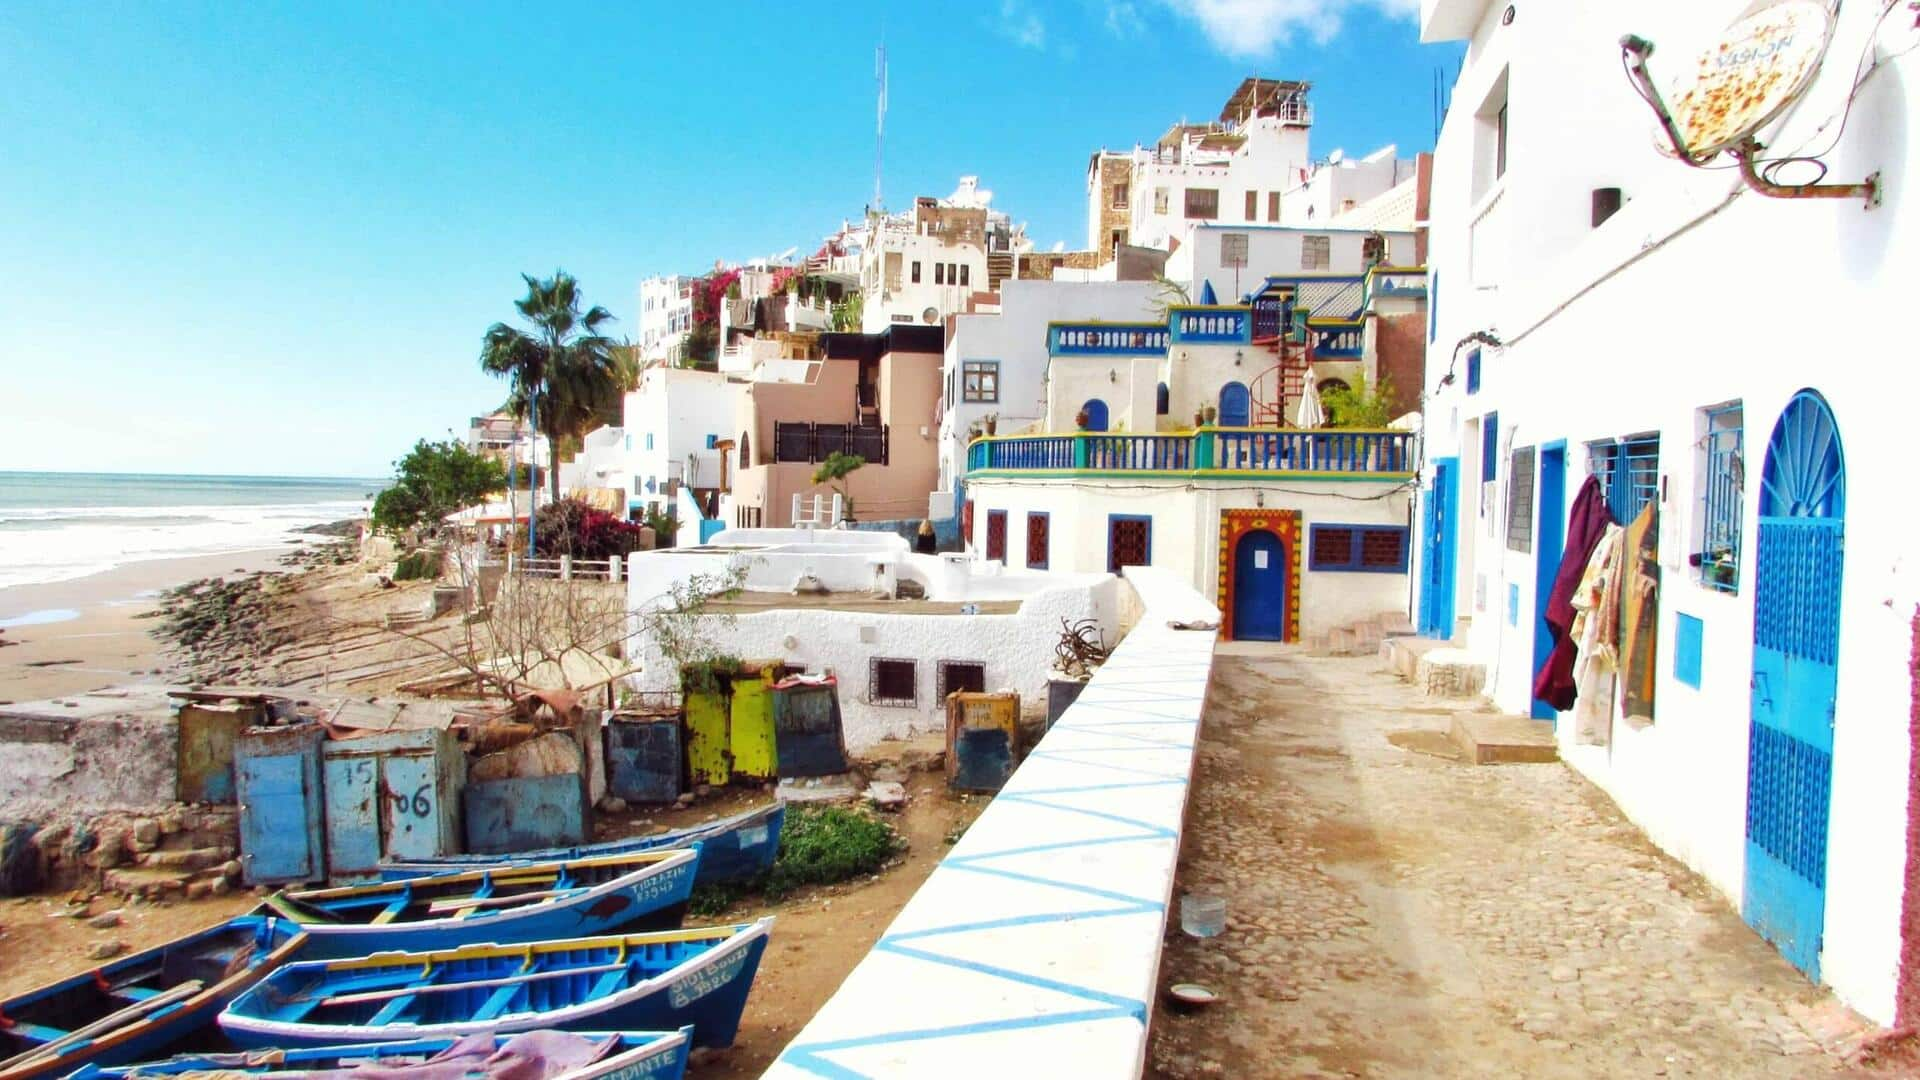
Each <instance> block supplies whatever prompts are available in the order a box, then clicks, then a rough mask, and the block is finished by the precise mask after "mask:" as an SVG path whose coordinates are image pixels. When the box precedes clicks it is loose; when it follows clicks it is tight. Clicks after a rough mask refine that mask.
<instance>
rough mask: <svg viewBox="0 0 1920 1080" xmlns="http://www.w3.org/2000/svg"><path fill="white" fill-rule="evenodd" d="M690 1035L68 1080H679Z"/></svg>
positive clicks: (266, 1058)
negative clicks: (327, 1078)
mask: <svg viewBox="0 0 1920 1080" xmlns="http://www.w3.org/2000/svg"><path fill="white" fill-rule="evenodd" d="M692 1048H693V1029H692V1028H690V1027H683V1028H681V1029H680V1030H678V1031H626V1032H579V1033H573V1032H565V1031H530V1032H524V1033H521V1034H518V1035H498V1034H481V1035H467V1036H462V1037H460V1038H439V1039H410V1040H407V1041H405V1042H384V1043H360V1044H357V1045H347V1046H322V1047H314V1048H311V1049H296V1050H253V1051H248V1052H246V1053H239V1054H183V1055H181V1056H179V1057H172V1058H168V1059H166V1060H165V1061H150V1062H146V1063H144V1064H140V1065H125V1066H111V1067H107V1068H101V1067H99V1066H93V1065H89V1066H87V1067H86V1068H84V1069H81V1070H80V1071H78V1072H76V1073H74V1074H73V1075H72V1076H71V1077H69V1078H68V1080H139V1078H141V1077H162V1076H193V1077H202V1076H236V1075H238V1076H281V1077H297V1076H304V1077H312V1076H317V1075H318V1074H320V1073H323V1072H324V1073H327V1074H329V1075H331V1074H332V1073H333V1072H335V1071H341V1072H344V1071H346V1070H349V1069H366V1068H377V1069H379V1070H380V1072H379V1074H378V1075H380V1076H381V1077H396V1076H405V1075H409V1070H410V1068H411V1067H413V1066H422V1068H420V1069H418V1071H419V1072H420V1073H421V1074H422V1075H424V1076H446V1075H448V1074H450V1073H452V1072H454V1071H455V1070H456V1069H460V1068H464V1070H465V1073H466V1075H469V1076H491V1075H494V1074H495V1073H496V1072H500V1071H508V1070H511V1072H512V1074H513V1075H515V1076H529V1075H532V1076H539V1077H541V1078H542V1080H593V1078H595V1077H608V1078H612V1077H619V1078H620V1080H629V1078H631V1080H642V1078H644V1080H680V1077H681V1076H683V1075H684V1074H685V1073H686V1069H687V1052H688V1051H689V1050H691V1049H692Z"/></svg>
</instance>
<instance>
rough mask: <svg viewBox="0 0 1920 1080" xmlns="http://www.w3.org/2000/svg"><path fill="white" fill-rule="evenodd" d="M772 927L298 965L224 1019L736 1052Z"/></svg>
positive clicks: (226, 1028) (334, 1033)
mask: <svg viewBox="0 0 1920 1080" xmlns="http://www.w3.org/2000/svg"><path fill="white" fill-rule="evenodd" d="M772 927H773V920H772V919H770V918H766V919H761V920H759V921H758V922H753V923H742V924H740V925H737V926H718V927H711V928H706V929H699V930H668V931H663V932H659V933H652V934H629V935H614V936H610V937H595V938H574V939H571V940H565V941H540V942H534V943H531V944H527V945H467V946H463V947H461V948H457V949H445V950H440V951H436V952H422V953H384V954H381V955H379V956H368V957H362V958H360V959H356V960H322V961H310V962H303V963H295V964H288V965H287V966H285V967H282V968H281V969H280V970H278V971H276V972H274V973H273V974H271V975H269V976H267V978H266V979H264V980H263V981H261V982H260V984H259V985H257V986H255V987H254V988H253V989H252V990H249V991H248V992H247V993H245V994H242V995H240V997H239V998H237V999H235V1000H234V1002H233V1004H231V1005H229V1006H227V1009H226V1011H225V1012H223V1013H221V1014H220V1028H221V1030H222V1031H223V1032H225V1034H226V1036H227V1038H229V1039H231V1040H233V1041H234V1042H236V1043H238V1044H239V1045H241V1046H246V1047H285V1048H293V1047H303V1046H329V1045H332V1044H335V1043H349V1042H388V1041H393V1040H396V1039H425V1038H445V1037H452V1036H460V1035H471V1034H475V1033H478V1032H496V1033H502V1034H511V1033H513V1032H519V1031H536V1030H539V1029H542V1028H555V1029H559V1030H563V1031H571V1030H581V1031H659V1030H662V1029H667V1028H677V1027H681V1026H684V1025H689V1024H690V1025H692V1026H693V1040H694V1042H695V1043H696V1044H698V1045H701V1046H730V1045H732V1043H733V1037H734V1035H735V1033H736V1032H737V1031H738V1030H739V1027H740V1012H741V1010H742V1009H744V1008H745V1007H746V1003H747V992H748V991H749V990H751V989H752V988H753V976H754V973H755V972H756V971H757V970H758V969H759V966H760V954H761V953H762V952H764V951H765V950H766V947H767V934H768V932H769V931H770V930H771V929H772Z"/></svg>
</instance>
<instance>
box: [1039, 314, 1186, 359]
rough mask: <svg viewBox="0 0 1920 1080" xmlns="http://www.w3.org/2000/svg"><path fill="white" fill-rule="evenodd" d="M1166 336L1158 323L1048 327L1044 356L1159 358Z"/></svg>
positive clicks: (1056, 324) (1165, 343) (1165, 345)
mask: <svg viewBox="0 0 1920 1080" xmlns="http://www.w3.org/2000/svg"><path fill="white" fill-rule="evenodd" d="M1169 337H1170V333H1169V331H1168V330H1167V327H1166V326H1165V325H1164V324H1161V323H1102V322H1084V323H1050V324H1048V326H1047V352H1048V353H1050V354H1052V355H1054V356H1159V355H1161V354H1163V353H1165V352H1166V351H1167V342H1168V340H1169Z"/></svg>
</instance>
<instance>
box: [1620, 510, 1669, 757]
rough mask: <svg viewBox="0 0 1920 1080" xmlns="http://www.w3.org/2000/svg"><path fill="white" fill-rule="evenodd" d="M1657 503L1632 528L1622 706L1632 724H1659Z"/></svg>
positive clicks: (1623, 611) (1623, 604) (1623, 612)
mask: <svg viewBox="0 0 1920 1080" xmlns="http://www.w3.org/2000/svg"><path fill="white" fill-rule="evenodd" d="M1659 517H1660V516H1659V513H1658V512H1657V511H1656V510H1655V509H1654V506H1653V504H1652V503H1648V504H1647V506H1646V509H1644V510H1642V511H1640V516H1639V517H1637V518H1634V519H1633V524H1632V525H1629V526H1627V534H1626V541H1625V545H1624V546H1625V549H1626V582H1625V588H1624V589H1623V590H1622V598H1621V601H1620V639H1621V646H1622V647H1621V650H1620V657H1621V660H1620V703H1621V706H1622V709H1621V713H1622V715H1624V716H1625V717H1626V718H1627V720H1628V722H1630V723H1635V724H1651V723H1653V684H1654V662H1655V658H1656V654H1657V652H1658V650H1657V649H1656V647H1655V646H1656V645H1657V643H1658V639H1659V636H1660V635H1659V630H1658V623H1659V620H1660V520H1659Z"/></svg>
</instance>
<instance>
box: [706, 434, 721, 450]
mask: <svg viewBox="0 0 1920 1080" xmlns="http://www.w3.org/2000/svg"><path fill="white" fill-rule="evenodd" d="M707 449H709V450H718V449H720V436H718V435H708V436H707Z"/></svg>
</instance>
